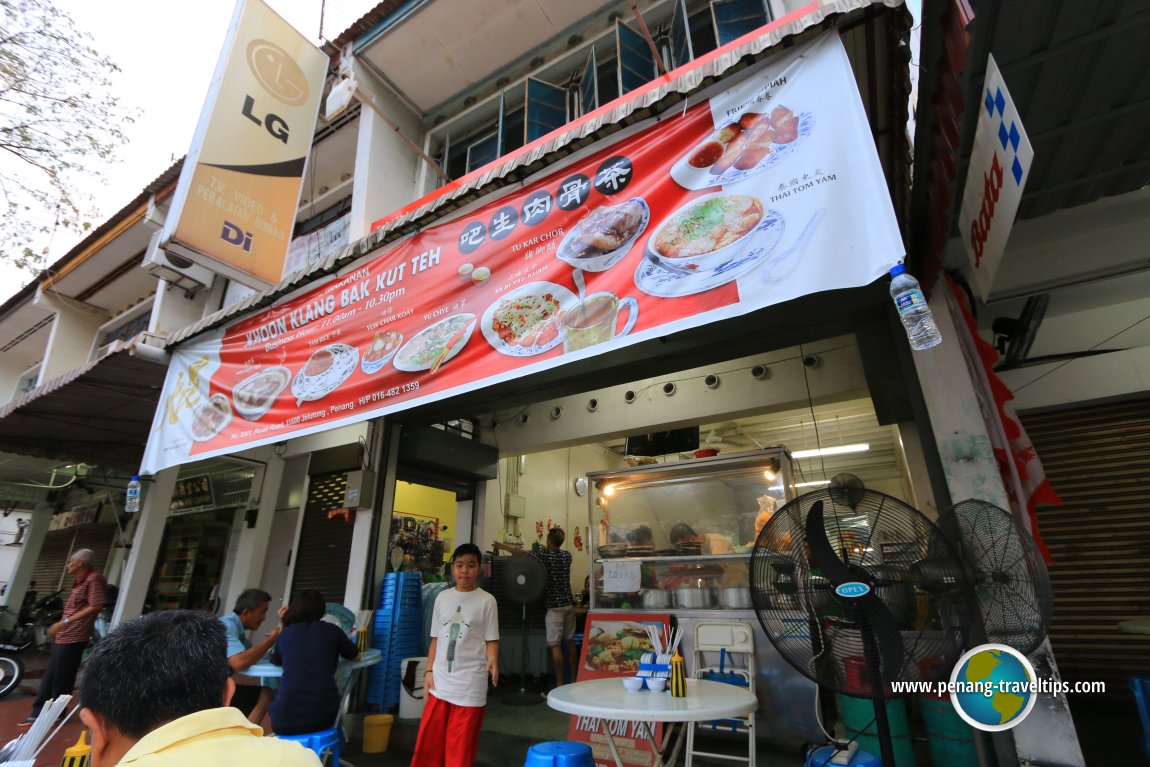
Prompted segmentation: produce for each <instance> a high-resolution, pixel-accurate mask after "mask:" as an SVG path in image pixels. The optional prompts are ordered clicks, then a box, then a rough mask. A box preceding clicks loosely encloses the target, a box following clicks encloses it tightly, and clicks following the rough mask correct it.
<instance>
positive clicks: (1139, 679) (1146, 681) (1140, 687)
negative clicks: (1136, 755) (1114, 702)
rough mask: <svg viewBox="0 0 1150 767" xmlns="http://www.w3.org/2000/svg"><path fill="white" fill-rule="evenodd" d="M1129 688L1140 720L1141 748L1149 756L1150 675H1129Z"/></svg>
mask: <svg viewBox="0 0 1150 767" xmlns="http://www.w3.org/2000/svg"><path fill="white" fill-rule="evenodd" d="M1130 689H1132V690H1133V691H1134V702H1135V703H1136V704H1137V705H1138V718H1139V719H1141V720H1142V750H1143V751H1145V752H1146V755H1147V756H1150V676H1132V677H1130Z"/></svg>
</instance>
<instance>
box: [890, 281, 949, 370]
mask: <svg viewBox="0 0 1150 767" xmlns="http://www.w3.org/2000/svg"><path fill="white" fill-rule="evenodd" d="M890 277H891V280H890V297H891V298H893V299H894V305H895V307H896V308H897V309H898V316H899V318H900V319H901V320H902V326H903V327H904V328H906V337H907V338H908V339H910V348H912V349H914V350H915V351H916V352H920V351H922V350H923V349H929V348H930V347H932V346H938V345H939V344H940V343H942V334H941V333H939V332H938V326H936V325H935V324H934V315H932V314H931V313H930V307H929V306H927V304H926V299H925V298H924V297H923V295H922V288H920V287H919V286H918V280H916V279H915V278H914V277H911V276H910V275H909V274H907V273H906V267H904V266H903V265H902V264H897V265H896V266H894V267H893V268H892V269H891V270H890Z"/></svg>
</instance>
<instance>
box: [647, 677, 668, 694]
mask: <svg viewBox="0 0 1150 767" xmlns="http://www.w3.org/2000/svg"><path fill="white" fill-rule="evenodd" d="M666 688H667V678H666V677H662V676H649V677H647V689H648V690H654V691H655V692H662V691H663V690H665V689H666Z"/></svg>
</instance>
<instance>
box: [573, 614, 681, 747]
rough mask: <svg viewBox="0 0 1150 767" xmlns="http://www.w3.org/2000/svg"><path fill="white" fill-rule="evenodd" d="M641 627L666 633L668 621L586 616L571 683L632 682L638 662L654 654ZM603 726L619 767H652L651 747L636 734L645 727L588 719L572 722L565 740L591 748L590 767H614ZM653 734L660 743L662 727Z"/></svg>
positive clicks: (661, 617)
mask: <svg viewBox="0 0 1150 767" xmlns="http://www.w3.org/2000/svg"><path fill="white" fill-rule="evenodd" d="M645 625H652V626H654V627H655V628H656V629H657V630H658V631H659V632H663V631H664V629H666V630H668V631H669V630H670V625H671V616H670V615H668V614H666V613H588V614H587V622H586V624H585V628H584V630H583V650H582V652H581V653H580V658H579V670H578V674H577V675H576V681H579V682H584V681H586V680H588V679H603V678H606V677H619V678H620V679H622V678H623V677H627V676H635V675H636V673H637V672H638V671H639V657H640V656H641V655H642V654H643V653H645V652H653V651H654V647H652V646H651V641H650V639H648V638H647V630H646V629H645V628H644V626H645ZM619 684H620V685H622V684H623V682H621V681H620V682H619ZM636 694H650V695H658V694H660V693H636ZM604 723H605V724H606V725H607V726H608V727H609V728H611V735H612V737H614V739H615V746H616V747H617V748H618V750H619V758H620V759H622V760H623V764H625V765H627V767H652V765H654V764H655V757H656V754H655V751H654V749H653V748H652V746H651V741H650V740H649V739H648V738H647V737H645V736H644V735H643V734H642V732H641V728H643V727H645V726H647V725H646V724H645V723H644V722H629V721H615V720H610V721H607V722H604V721H603V720H600V719H598V718H597V717H592V716H572V717H571V724H570V725H569V727H568V731H567V740H570V741H575V742H578V743H586V744H588V745H589V746H591V752H592V754H593V756H594V757H595V767H615V759H614V758H613V757H612V756H611V748H610V746H609V745H608V744H607V736H606V735H604V734H603V729H602V728H603V724H604ZM655 728H656V729H655V738H656V739H657V740H660V741H661V740H662V737H663V733H662V730H663V725H662V724H661V723H659V724H656V725H655Z"/></svg>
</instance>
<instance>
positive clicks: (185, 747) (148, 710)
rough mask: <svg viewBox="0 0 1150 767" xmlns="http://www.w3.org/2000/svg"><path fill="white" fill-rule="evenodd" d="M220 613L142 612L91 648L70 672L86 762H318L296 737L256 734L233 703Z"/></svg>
mask: <svg viewBox="0 0 1150 767" xmlns="http://www.w3.org/2000/svg"><path fill="white" fill-rule="evenodd" d="M226 647H227V640H226V637H225V632H224V627H223V625H222V624H221V623H220V621H219V620H218V619H217V618H215V617H213V616H211V615H208V614H207V613H204V612H201V611H196V610H167V611H164V612H158V613H149V614H148V615H145V616H143V617H142V618H137V619H135V620H131V621H128V622H127V623H124V624H122V625H121V626H120V627H119V628H117V629H116V630H115V631H113V632H112V633H110V634H108V636H106V637H104V638H103V639H101V640H100V642H99V644H97V645H96V647H95V649H94V650H92V652H91V654H90V656H89V658H88V664H87V667H86V670H85V671H84V676H83V679H82V680H81V681H80V701H81V705H83V709H81V711H80V719H81V720H82V721H83V722H84V724H85V725H87V726H88V727H89V728H90V729H91V730H92V756H91V764H92V767H114V765H139V766H140V767H149V765H152V766H156V765H181V764H186V765H193V764H195V765H199V764H236V765H255V764H274V765H279V767H320V761H319V759H318V758H317V757H316V755H315V753H313V752H312V751H309V750H308V749H306V748H304V747H303V746H301V745H300V744H299V743H296V742H294V741H288V740H279V739H277V738H265V737H261V736H262V735H263V731H262V730H260V728H259V727H255V726H253V725H252V724H251V723H249V722H248V721H247V720H246V719H244V717H243V715H242V714H240V713H239V712H238V711H236V710H235V709H234V708H227V705H228V701H229V700H230V699H231V696H232V693H233V692H234V691H235V683H234V682H233V681H232V680H231V678H230V674H231V669H230V668H229V667H228V663H227V658H226V656H225V654H224V653H225V652H226V650H225V648H226Z"/></svg>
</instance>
